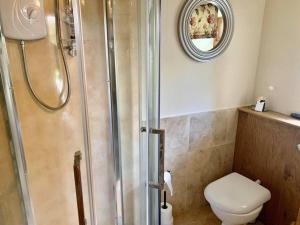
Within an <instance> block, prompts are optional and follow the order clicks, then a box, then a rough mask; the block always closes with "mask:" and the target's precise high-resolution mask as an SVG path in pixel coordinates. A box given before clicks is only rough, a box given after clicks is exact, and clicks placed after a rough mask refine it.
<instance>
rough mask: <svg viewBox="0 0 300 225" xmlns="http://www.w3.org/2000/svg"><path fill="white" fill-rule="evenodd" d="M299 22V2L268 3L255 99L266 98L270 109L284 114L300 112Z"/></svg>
mask: <svg viewBox="0 0 300 225" xmlns="http://www.w3.org/2000/svg"><path fill="white" fill-rule="evenodd" d="M299 21H300V1H299V0H285V1H282V0H267V2H266V11H265V19H264V25H263V34H262V45H261V52H260V57H259V66H258V71H257V79H256V89H255V96H267V97H268V99H269V101H270V109H272V110H274V111H278V112H281V113H286V114H290V113H291V112H295V111H298V112H299V111H300V100H299V96H300V25H299ZM269 86H274V88H275V90H274V91H270V90H269V89H268V87H269Z"/></svg>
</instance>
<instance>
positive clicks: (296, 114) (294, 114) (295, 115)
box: [291, 113, 300, 120]
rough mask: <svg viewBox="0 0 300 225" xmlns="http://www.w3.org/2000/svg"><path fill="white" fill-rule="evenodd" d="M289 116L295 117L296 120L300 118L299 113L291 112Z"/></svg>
mask: <svg viewBox="0 0 300 225" xmlns="http://www.w3.org/2000/svg"><path fill="white" fill-rule="evenodd" d="M291 117H293V118H295V119H297V120H300V113H292V114H291Z"/></svg>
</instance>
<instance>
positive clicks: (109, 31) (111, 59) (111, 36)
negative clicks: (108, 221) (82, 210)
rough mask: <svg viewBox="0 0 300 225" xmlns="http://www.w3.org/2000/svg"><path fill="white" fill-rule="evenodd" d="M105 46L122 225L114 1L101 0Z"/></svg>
mask: <svg viewBox="0 0 300 225" xmlns="http://www.w3.org/2000/svg"><path fill="white" fill-rule="evenodd" d="M103 6H104V28H105V45H106V65H107V86H108V98H109V112H110V145H111V146H110V148H111V153H112V161H113V168H112V169H113V185H114V199H113V201H114V205H115V225H123V224H124V203H123V181H122V155H121V146H120V134H119V115H118V99H117V77H116V57H115V28H114V14H113V13H114V0H103Z"/></svg>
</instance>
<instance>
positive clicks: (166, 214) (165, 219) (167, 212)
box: [161, 202, 173, 225]
mask: <svg viewBox="0 0 300 225" xmlns="http://www.w3.org/2000/svg"><path fill="white" fill-rule="evenodd" d="M163 205H164V203H163V202H162V203H161V225H173V214H172V205H171V204H170V203H167V207H168V208H166V209H164V208H162V206H163Z"/></svg>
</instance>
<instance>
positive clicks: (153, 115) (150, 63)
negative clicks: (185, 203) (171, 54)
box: [140, 0, 165, 225]
mask: <svg viewBox="0 0 300 225" xmlns="http://www.w3.org/2000/svg"><path fill="white" fill-rule="evenodd" d="M144 4H145V5H143V4H141V9H140V12H141V16H140V21H141V25H140V33H141V35H140V55H141V56H142V57H141V59H140V60H141V61H140V70H141V73H140V74H141V76H142V77H141V83H140V96H141V102H140V105H141V113H140V124H141V126H142V129H141V131H142V132H141V140H140V141H141V146H140V148H141V149H140V150H141V155H142V157H141V168H140V170H141V173H142V174H141V175H142V176H144V177H146V181H145V183H146V185H145V186H146V190H145V193H144V194H145V196H146V198H145V202H146V203H145V205H146V207H145V208H146V215H147V221H146V223H147V225H160V224H161V223H160V202H161V190H162V189H163V185H164V178H163V173H164V139H165V138H164V130H161V129H160V0H153V1H148V2H145V3H144ZM143 10H146V12H144V13H142V12H143ZM143 15H148V16H147V17H146V18H145V17H144V16H143ZM145 46H146V47H145ZM141 180H143V177H141Z"/></svg>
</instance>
